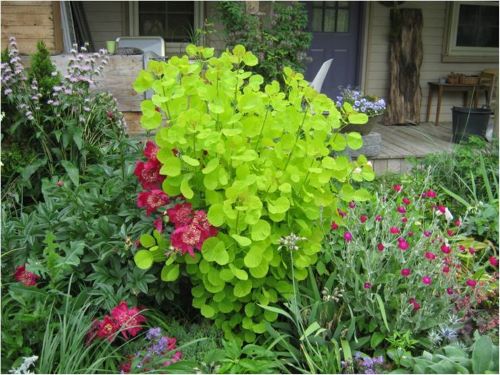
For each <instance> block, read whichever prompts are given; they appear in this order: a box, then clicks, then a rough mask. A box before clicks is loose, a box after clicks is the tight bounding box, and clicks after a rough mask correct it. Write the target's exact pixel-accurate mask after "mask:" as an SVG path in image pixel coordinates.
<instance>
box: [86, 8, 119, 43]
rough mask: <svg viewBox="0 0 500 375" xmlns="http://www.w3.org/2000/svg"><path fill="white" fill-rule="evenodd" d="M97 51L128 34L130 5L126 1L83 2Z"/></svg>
mask: <svg viewBox="0 0 500 375" xmlns="http://www.w3.org/2000/svg"><path fill="white" fill-rule="evenodd" d="M82 4H83V9H84V11H85V16H86V18H87V24H88V26H89V30H90V33H91V36H92V42H93V43H94V46H95V49H96V50H99V49H101V48H106V41H108V40H115V39H116V38H118V37H119V36H123V35H127V34H128V30H127V28H128V3H127V2H125V1H82Z"/></svg>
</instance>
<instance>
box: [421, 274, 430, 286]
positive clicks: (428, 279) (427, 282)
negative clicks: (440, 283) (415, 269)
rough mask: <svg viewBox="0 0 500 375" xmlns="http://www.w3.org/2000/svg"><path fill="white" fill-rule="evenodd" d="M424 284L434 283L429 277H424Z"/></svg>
mask: <svg viewBox="0 0 500 375" xmlns="http://www.w3.org/2000/svg"><path fill="white" fill-rule="evenodd" d="M422 282H423V283H424V284H425V285H430V284H431V283H432V279H431V278H430V277H429V276H424V277H422Z"/></svg>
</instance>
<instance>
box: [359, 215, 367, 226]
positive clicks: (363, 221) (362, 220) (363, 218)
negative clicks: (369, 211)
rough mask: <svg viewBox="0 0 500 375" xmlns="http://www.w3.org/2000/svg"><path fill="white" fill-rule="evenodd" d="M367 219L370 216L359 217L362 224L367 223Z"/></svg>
mask: <svg viewBox="0 0 500 375" xmlns="http://www.w3.org/2000/svg"><path fill="white" fill-rule="evenodd" d="M367 220H368V216H366V215H361V216H360V217H359V221H361V223H362V224H364V223H366V221H367Z"/></svg>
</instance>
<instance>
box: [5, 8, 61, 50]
mask: <svg viewBox="0 0 500 375" xmlns="http://www.w3.org/2000/svg"><path fill="white" fill-rule="evenodd" d="M0 9H1V11H0V13H1V15H2V25H1V27H2V45H3V46H4V47H6V46H7V45H8V43H9V37H11V36H13V37H15V38H16V40H17V45H18V48H19V51H20V53H22V54H31V53H33V52H35V51H36V44H37V42H38V41H39V40H42V41H44V42H45V45H46V46H47V48H48V49H49V51H50V52H51V53H60V52H62V34H61V29H60V27H61V26H60V24H61V22H60V8H59V2H55V1H53V2H41V1H2V2H1V8H0ZM54 25H56V26H54Z"/></svg>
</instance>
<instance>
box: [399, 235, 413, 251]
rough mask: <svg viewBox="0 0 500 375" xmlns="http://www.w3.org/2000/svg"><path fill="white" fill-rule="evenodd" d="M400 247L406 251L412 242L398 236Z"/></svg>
mask: <svg viewBox="0 0 500 375" xmlns="http://www.w3.org/2000/svg"><path fill="white" fill-rule="evenodd" d="M398 247H399V248H400V249H401V250H403V251H406V250H408V248H409V247H410V244H409V243H408V242H407V241H406V240H405V239H404V238H398Z"/></svg>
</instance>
